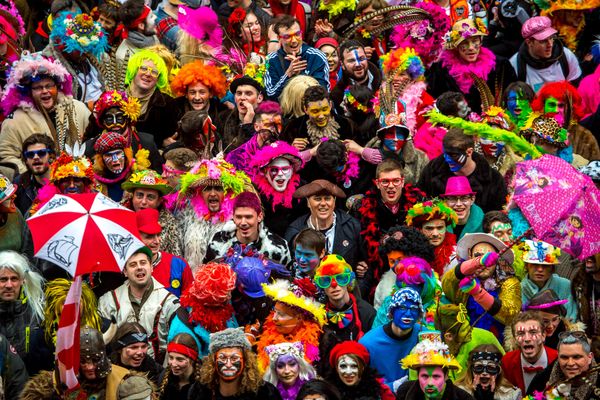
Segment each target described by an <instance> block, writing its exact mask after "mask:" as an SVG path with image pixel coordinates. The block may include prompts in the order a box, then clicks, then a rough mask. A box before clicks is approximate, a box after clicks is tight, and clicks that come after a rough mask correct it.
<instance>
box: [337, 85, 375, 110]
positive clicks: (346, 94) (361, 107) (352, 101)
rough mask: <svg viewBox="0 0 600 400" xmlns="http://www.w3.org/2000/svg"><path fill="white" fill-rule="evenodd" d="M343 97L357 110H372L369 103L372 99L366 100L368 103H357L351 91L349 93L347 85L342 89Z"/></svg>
mask: <svg viewBox="0 0 600 400" xmlns="http://www.w3.org/2000/svg"><path fill="white" fill-rule="evenodd" d="M344 98H345V99H346V101H347V102H348V104H350V105H351V106H352V107H354V108H356V109H357V110H358V111H361V112H364V113H368V112H372V111H373V106H372V105H371V103H372V100H369V101H368V103H367V104H368V105H364V104H361V103H359V101H358V100H356V98H355V97H354V96H353V95H352V93H350V88H349V87H347V88H346V90H344Z"/></svg>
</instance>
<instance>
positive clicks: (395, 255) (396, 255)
mask: <svg viewBox="0 0 600 400" xmlns="http://www.w3.org/2000/svg"><path fill="white" fill-rule="evenodd" d="M404 257H405V255H404V252H402V251H400V250H392V251H390V252H389V253H387V259H388V265H389V267H390V269H392V268H394V265H396V263H397V262H398V261H399V260H402V259H403V258H404Z"/></svg>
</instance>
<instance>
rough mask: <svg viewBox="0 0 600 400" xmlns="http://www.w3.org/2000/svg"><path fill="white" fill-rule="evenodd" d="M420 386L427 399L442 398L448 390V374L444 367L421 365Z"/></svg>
mask: <svg viewBox="0 0 600 400" xmlns="http://www.w3.org/2000/svg"><path fill="white" fill-rule="evenodd" d="M419 386H420V387H421V390H422V391H423V395H424V396H425V398H426V399H428V400H429V399H431V400H435V399H441V398H442V396H443V395H444V390H446V374H445V373H444V370H443V369H442V367H421V368H420V369H419Z"/></svg>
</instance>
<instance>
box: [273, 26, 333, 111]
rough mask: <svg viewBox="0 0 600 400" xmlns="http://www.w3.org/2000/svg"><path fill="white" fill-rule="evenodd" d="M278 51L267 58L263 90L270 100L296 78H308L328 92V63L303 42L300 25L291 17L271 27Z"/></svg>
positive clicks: (322, 55) (321, 54) (276, 96)
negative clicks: (276, 39) (305, 76)
mask: <svg viewBox="0 0 600 400" xmlns="http://www.w3.org/2000/svg"><path fill="white" fill-rule="evenodd" d="M273 31H274V32H275V33H276V34H277V36H278V38H279V44H280V46H281V47H280V48H279V50H277V51H276V52H273V53H271V54H269V56H268V57H267V65H268V67H267V70H266V72H265V89H266V91H267V96H268V97H269V99H271V100H277V98H278V97H279V95H280V94H281V91H282V90H283V88H284V87H285V85H286V84H287V82H288V80H290V79H291V78H293V77H294V76H296V75H309V76H312V77H313V78H315V79H316V80H317V81H318V82H319V84H320V85H321V86H322V87H323V88H325V89H326V90H327V91H329V64H328V63H327V58H326V57H325V54H323V52H322V51H321V50H317V49H315V48H314V47H311V46H309V45H307V44H306V43H303V42H302V36H303V32H302V30H301V29H300V23H299V22H298V20H297V19H296V18H294V17H292V16H291V15H282V16H280V17H278V18H277V20H276V21H275V22H274V24H273Z"/></svg>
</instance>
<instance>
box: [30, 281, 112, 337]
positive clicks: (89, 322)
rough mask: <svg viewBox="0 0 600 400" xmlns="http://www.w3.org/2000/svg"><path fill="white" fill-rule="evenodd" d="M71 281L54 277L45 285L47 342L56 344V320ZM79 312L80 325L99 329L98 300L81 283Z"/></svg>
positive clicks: (57, 320) (45, 329) (85, 285)
mask: <svg viewBox="0 0 600 400" xmlns="http://www.w3.org/2000/svg"><path fill="white" fill-rule="evenodd" d="M71 283H72V282H71V281H69V280H67V279H63V278H59V279H54V280H51V281H50V282H48V284H47V285H46V291H45V297H46V308H45V309H44V320H43V321H42V327H43V328H44V333H45V338H46V341H47V342H48V343H54V344H56V331H57V329H58V322H59V321H60V315H61V313H62V309H63V306H64V304H65V299H66V298H67V293H68V292H69V289H70V288H71ZM79 311H80V313H81V326H89V327H91V328H94V329H98V330H100V322H101V320H100V313H99V312H98V302H97V301H96V295H94V292H92V289H90V287H89V286H88V285H87V284H85V283H83V284H82V286H81V300H80V303H79Z"/></svg>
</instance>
